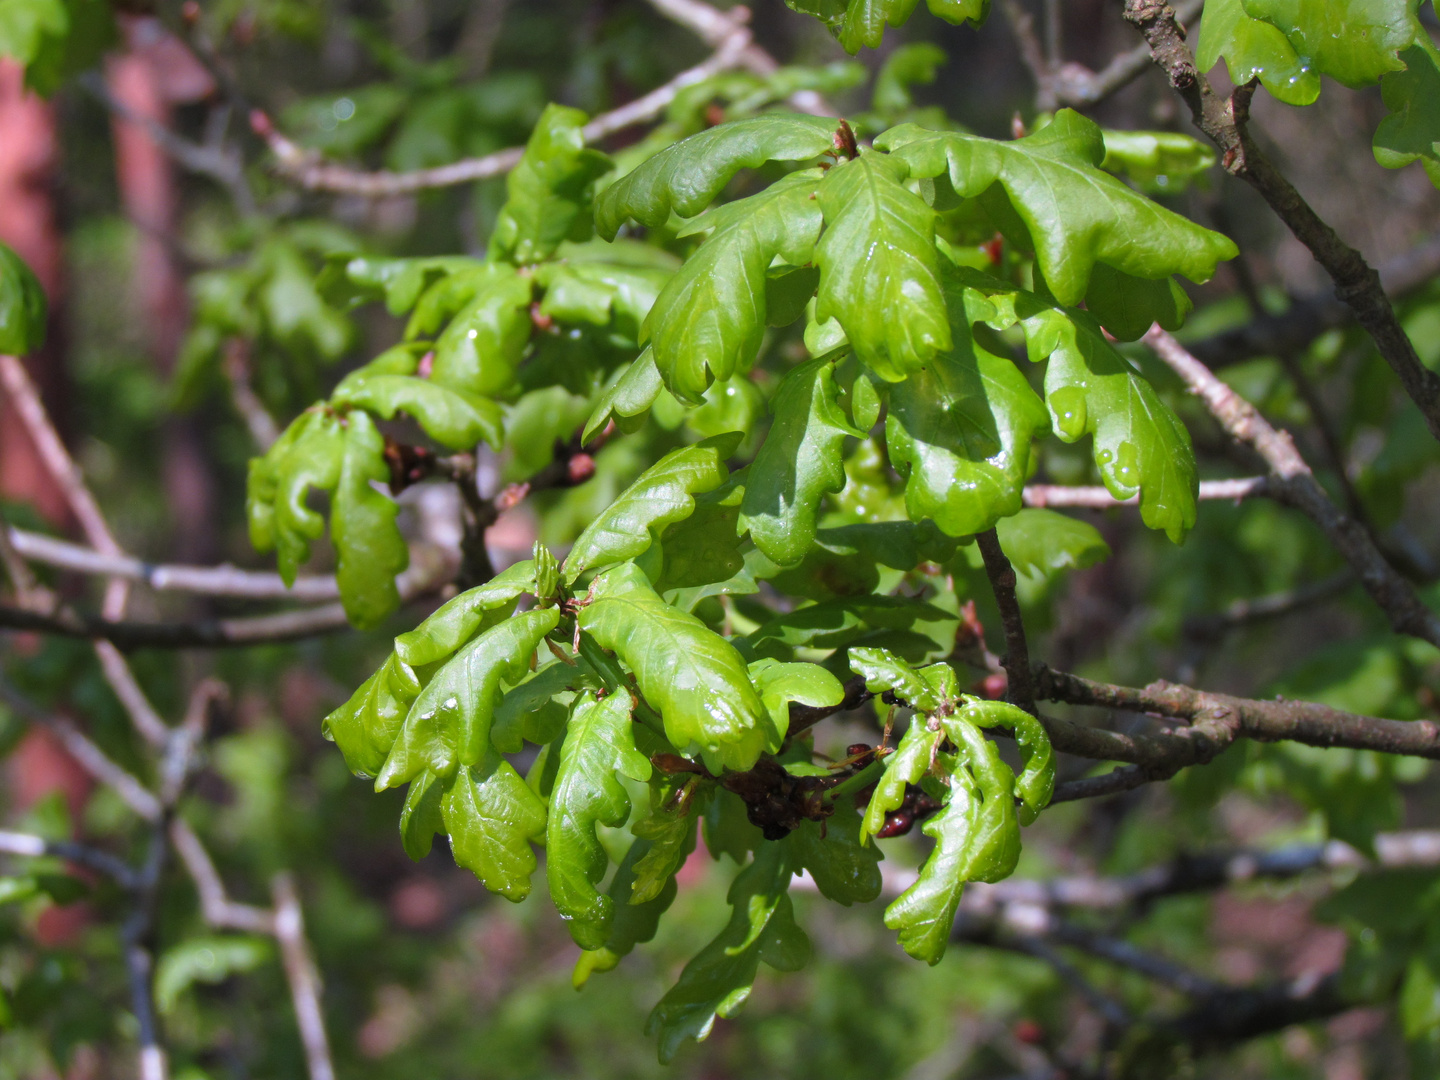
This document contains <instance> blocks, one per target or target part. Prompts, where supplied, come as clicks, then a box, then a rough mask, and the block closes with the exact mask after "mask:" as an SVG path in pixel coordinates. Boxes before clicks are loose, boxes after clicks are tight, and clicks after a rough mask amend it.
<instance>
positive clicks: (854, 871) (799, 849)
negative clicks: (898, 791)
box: [786, 800, 883, 907]
mask: <svg viewBox="0 0 1440 1080" xmlns="http://www.w3.org/2000/svg"><path fill="white" fill-rule="evenodd" d="M862 835H863V834H862V833H861V832H860V814H859V812H858V811H856V809H855V807H854V805H853V804H852V803H850V802H849V801H848V800H838V801H837V802H836V803H835V813H833V814H832V815H831V816H830V817H828V818H826V819H825V822H824V824H823V826H822V825H821V824H819V823H817V822H814V821H802V822H801V823H800V827H799V828H798V829H795V830H794V831H793V832H791V833H790V835H789V836H788V837H787V838H786V843H787V844H789V845H790V858H791V860H792V861H793V862H794V863H795V865H796V866H797V867H799V868H801V869H804V870H805V871H807V872H808V873H809V874H810V878H811V880H812V881H814V882H815V887H816V888H817V889H819V890H820V895H821V896H823V897H825V898H826V899H827V900H834V901H835V902H836V903H837V904H843V905H844V906H845V907H849V906H850V905H851V904H868V903H870V901H872V900H874V899H875V898H876V897H877V896H879V895H880V887H881V884H882V882H881V878H880V860H881V859H882V858H883V856H882V855H881V854H880V850H879V848H877V847H876V846H875V845H874V844H868V845H867V844H865V842H864V840H863V839H862Z"/></svg>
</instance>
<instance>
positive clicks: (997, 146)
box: [875, 109, 1238, 305]
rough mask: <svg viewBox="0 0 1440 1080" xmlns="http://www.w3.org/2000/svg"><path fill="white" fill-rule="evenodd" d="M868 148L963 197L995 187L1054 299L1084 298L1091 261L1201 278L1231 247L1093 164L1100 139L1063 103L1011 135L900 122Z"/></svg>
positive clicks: (1145, 273) (1150, 274)
mask: <svg viewBox="0 0 1440 1080" xmlns="http://www.w3.org/2000/svg"><path fill="white" fill-rule="evenodd" d="M875 145H876V146H878V147H881V148H883V149H887V150H890V151H891V154H892V156H894V157H896V158H899V159H900V160H902V161H904V162H905V163H906V165H907V166H908V167H909V170H910V174H911V175H912V176H915V177H934V176H940V175H942V174H943V175H947V176H948V178H949V181H950V184H951V186H952V187H953V188H954V190H955V192H956V194H957V195H960V196H962V197H964V198H973V197H976V196H980V195H982V194H984V193H985V192H986V191H987V189H989V188H990V187H991V185H993V184H999V185H1000V187H1001V188H1002V189H1003V191H1004V193H1005V194H1006V196H1008V198H1009V202H1010V205H1011V206H1012V207H1013V208H1014V210H1015V212H1016V214H1017V215H1018V216H1019V218H1020V220H1021V221H1022V222H1023V223H1024V225H1025V227H1026V229H1027V230H1028V232H1029V241H1030V243H1031V244H1032V245H1033V246H1034V250H1035V257H1036V261H1037V263H1038V265H1039V268H1040V271H1041V273H1042V274H1043V275H1044V278H1045V282H1046V284H1047V285H1048V287H1049V288H1050V291H1051V292H1053V293H1054V294H1055V297H1056V299H1058V300H1059V301H1060V303H1062V304H1066V305H1070V304H1077V303H1079V302H1080V301H1081V300H1082V299H1083V298H1084V296H1085V292H1086V288H1087V286H1088V285H1089V281H1090V275H1091V272H1092V270H1093V269H1094V266H1095V264H1096V263H1104V264H1106V265H1108V266H1111V267H1114V268H1115V269H1116V270H1121V271H1124V272H1125V273H1127V274H1131V275H1133V276H1135V277H1138V278H1148V279H1152V280H1159V279H1162V278H1165V277H1168V276H1169V275H1171V274H1184V275H1185V276H1186V277H1188V278H1189V279H1190V280H1191V281H1196V282H1203V281H1208V280H1209V279H1210V276H1211V275H1212V274H1214V273H1215V267H1216V265H1217V264H1218V263H1219V262H1221V261H1222V260H1224V259H1233V258H1234V257H1235V256H1236V254H1237V253H1238V249H1237V248H1236V247H1235V244H1234V242H1233V241H1231V240H1230V239H1229V238H1228V237H1225V236H1222V235H1221V234H1219V233H1217V232H1213V231H1212V230H1210V229H1206V228H1203V227H1202V226H1199V225H1196V224H1195V223H1194V222H1192V221H1188V220H1186V219H1185V218H1183V217H1181V216H1180V215H1179V214H1176V213H1173V212H1172V211H1170V210H1166V209H1165V208H1164V207H1162V206H1160V205H1158V204H1157V203H1155V202H1152V201H1151V200H1150V199H1147V198H1146V197H1145V196H1143V195H1141V194H1139V193H1138V192H1136V191H1134V190H1132V189H1131V188H1129V187H1126V186H1125V184H1123V183H1121V182H1120V181H1119V180H1117V179H1116V178H1115V177H1113V176H1111V175H1110V174H1109V173H1107V172H1105V171H1104V170H1103V169H1102V168H1100V164H1101V162H1103V161H1104V159H1105V140H1104V136H1103V134H1102V133H1101V131H1100V128H1099V126H1098V125H1096V124H1095V123H1094V122H1093V121H1091V120H1087V119H1086V118H1085V117H1083V116H1081V115H1080V114H1079V113H1077V112H1074V111H1073V110H1071V109H1061V110H1060V111H1059V112H1058V113H1056V114H1055V119H1054V120H1052V121H1051V122H1050V123H1049V124H1048V125H1046V126H1045V127H1043V128H1041V129H1040V130H1039V131H1037V132H1035V133H1034V134H1032V135H1027V136H1026V137H1025V138H1023V139H1016V140H1014V141H1013V142H999V141H996V140H993V139H984V138H981V137H980V136H978V135H969V134H964V133H960V132H943V133H942V132H928V131H925V130H924V129H923V128H918V127H916V126H915V125H913V124H905V125H902V126H900V127H897V128H892V129H891V130H890V131H888V132H886V133H885V134H884V135H881V136H880V137H879V138H878V139H876V140H875Z"/></svg>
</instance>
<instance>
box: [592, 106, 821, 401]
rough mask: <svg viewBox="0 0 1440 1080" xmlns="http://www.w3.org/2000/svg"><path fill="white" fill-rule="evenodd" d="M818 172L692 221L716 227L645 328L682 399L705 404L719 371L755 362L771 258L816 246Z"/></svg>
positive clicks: (792, 256)
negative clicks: (705, 395)
mask: <svg viewBox="0 0 1440 1080" xmlns="http://www.w3.org/2000/svg"><path fill="white" fill-rule="evenodd" d="M715 130H719V129H715ZM817 179H818V175H817V174H816V173H815V172H814V171H812V170H807V171H804V172H799V173H791V174H790V175H789V176H787V177H785V178H784V179H783V180H778V181H776V182H775V183H773V184H771V185H770V186H769V187H768V188H766V189H765V190H764V191H762V192H760V193H759V194H757V195H752V196H750V197H749V198H747V199H739V200H737V201H736V202H732V203H726V204H725V205H724V206H721V207H718V208H717V209H715V210H713V211H711V212H710V213H709V214H706V215H705V216H704V217H703V218H700V219H699V220H698V221H695V222H692V223H691V224H690V225H689V226H687V228H686V230H685V231H686V232H687V233H689V232H698V231H701V230H704V229H708V230H710V235H709V236H708V237H707V238H706V239H705V241H704V243H702V244H701V245H700V247H699V248H698V249H696V251H695V252H694V253H693V254H691V256H690V257H689V258H688V259H686V260H685V262H684V264H683V265H682V266H681V267H680V269H679V270H678V271H677V272H676V274H675V276H674V277H672V278H671V279H670V280H669V282H667V283H666V285H665V288H664V289H662V290H661V291H660V295H659V296H658V297H656V299H655V304H654V306H653V307H652V308H651V309H650V314H649V315H648V316H647V317H646V319H645V325H644V327H643V328H642V335H644V336H646V337H648V338H649V340H650V345H651V348H652V349H653V351H654V357H655V366H656V369H657V370H658V371H659V372H660V376H661V378H663V379H664V381H665V386H666V388H667V389H669V391H670V392H671V393H672V394H674V395H675V396H676V397H677V398H679V399H680V400H681V401H682V402H686V403H689V404H699V402H700V399H701V398H702V396H703V395H704V393H705V390H706V388H707V387H708V386H709V385H710V381H711V379H712V378H714V379H728V378H729V377H730V376H731V375H732V374H733V373H734V372H736V371H744V370H747V369H748V368H749V367H750V365H751V364H752V363H754V360H755V355H756V353H757V352H758V350H759V348H760V341H761V338H762V337H763V336H764V332H765V324H766V321H767V307H766V289H765V286H766V283H767V280H768V272H769V269H770V264H771V263H772V262H774V260H775V259H776V258H777V257H779V258H782V259H784V260H785V261H786V262H788V263H792V264H796V265H799V264H803V263H807V262H809V261H810V259H811V257H812V255H813V254H815V250H816V249H815V240H816V237H817V236H818V235H819V233H820V225H821V211H820V207H819V205H818V204H817V203H816V202H815V200H813V199H812V198H811V196H812V195H813V194H814V192H815V190H816V181H817ZM622 183H623V181H622ZM611 190H614V189H613V188H612V189H611ZM607 194H608V193H607Z"/></svg>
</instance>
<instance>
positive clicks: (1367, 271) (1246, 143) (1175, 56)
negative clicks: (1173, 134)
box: [1125, 0, 1440, 439]
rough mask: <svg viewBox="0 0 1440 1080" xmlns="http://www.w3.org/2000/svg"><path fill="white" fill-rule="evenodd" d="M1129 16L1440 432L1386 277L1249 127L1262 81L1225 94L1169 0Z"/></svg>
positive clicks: (1433, 380)
mask: <svg viewBox="0 0 1440 1080" xmlns="http://www.w3.org/2000/svg"><path fill="white" fill-rule="evenodd" d="M1125 18H1126V20H1127V21H1129V22H1131V23H1133V24H1134V25H1135V26H1136V27H1137V28H1138V29H1139V30H1140V32H1141V33H1142V34H1144V35H1145V40H1146V41H1147V42H1148V43H1149V46H1150V50H1151V53H1152V55H1153V56H1154V60H1155V63H1156V64H1157V65H1159V67H1160V68H1161V69H1162V70H1163V71H1164V72H1165V74H1166V76H1167V77H1168V78H1169V80H1170V85H1171V86H1172V87H1174V88H1175V89H1176V90H1177V91H1178V92H1179V93H1180V96H1181V97H1182V98H1184V99H1185V102H1186V104H1187V105H1189V107H1190V113H1191V117H1192V118H1193V120H1194V122H1195V125H1196V126H1197V127H1199V128H1200V130H1201V131H1203V132H1204V133H1205V134H1206V135H1207V136H1209V137H1210V139H1211V140H1212V141H1213V142H1214V143H1215V145H1216V146H1218V147H1219V148H1220V150H1221V165H1222V166H1223V167H1224V169H1225V170H1226V171H1227V172H1229V173H1230V174H1231V175H1232V176H1236V177H1239V178H1240V179H1242V180H1244V181H1245V182H1246V183H1248V184H1250V186H1251V187H1253V188H1255V190H1256V191H1258V192H1259V193H1260V195H1261V196H1262V197H1263V198H1264V199H1265V201H1266V202H1267V203H1269V204H1270V208H1271V209H1272V210H1274V211H1275V213H1276V215H1277V216H1278V217H1279V218H1280V220H1281V221H1283V222H1284V223H1285V225H1286V226H1287V227H1288V228H1289V229H1290V231H1291V233H1293V234H1294V236H1295V238H1296V239H1297V240H1299V241H1300V242H1301V243H1302V244H1304V245H1305V246H1306V247H1307V248H1309V249H1310V253H1311V254H1312V255H1313V256H1314V257H1315V260H1316V261H1317V262H1318V263H1320V265H1321V266H1323V267H1324V268H1325V271H1326V272H1327V273H1328V274H1329V275H1330V277H1331V279H1332V280H1333V281H1334V282H1335V293H1336V295H1337V296H1338V297H1339V298H1340V299H1341V300H1342V301H1344V302H1345V303H1346V304H1348V305H1349V306H1350V308H1351V309H1352V310H1353V311H1354V313H1355V318H1356V320H1357V321H1358V322H1359V323H1360V325H1361V326H1362V327H1364V328H1365V331H1366V332H1367V333H1368V334H1369V335H1370V337H1371V338H1372V339H1373V340H1374V342H1375V346H1376V348H1377V349H1379V351H1380V355H1381V356H1382V357H1384V359H1385V362H1386V363H1388V364H1389V365H1390V368H1391V370H1393V371H1394V372H1395V374H1396V376H1397V377H1398V378H1399V380H1400V384H1401V385H1402V386H1403V387H1404V388H1405V392H1406V393H1407V394H1409V395H1410V398H1411V400H1413V401H1414V402H1415V404H1416V405H1417V406H1419V408H1420V411H1421V413H1422V414H1424V416H1425V422H1426V423H1427V424H1428V425H1429V428H1430V432H1431V434H1432V435H1434V436H1435V437H1436V438H1437V439H1440V375H1437V374H1435V372H1433V371H1431V370H1430V369H1429V368H1427V367H1425V365H1424V364H1422V363H1421V362H1420V357H1419V356H1418V355H1417V354H1416V352H1415V346H1414V345H1413V344H1412V343H1411V341H1410V338H1409V337H1408V336H1407V335H1406V333H1405V329H1404V327H1402V326H1401V325H1400V320H1399V318H1398V317H1397V316H1396V314H1395V309H1394V307H1393V306H1392V305H1391V303H1390V297H1389V296H1388V295H1386V293H1385V289H1384V287H1383V286H1382V284H1381V281H1380V275H1379V274H1378V273H1376V271H1375V268H1374V267H1372V266H1371V265H1370V264H1369V263H1367V262H1366V261H1365V259H1364V257H1363V256H1362V255H1361V254H1360V253H1359V252H1358V251H1356V250H1355V249H1354V248H1353V247H1351V246H1350V245H1349V244H1347V243H1345V241H1343V240H1341V239H1340V237H1339V236H1338V235H1336V233H1335V230H1334V229H1332V228H1331V227H1330V226H1329V225H1328V224H1326V222H1325V221H1323V220H1322V219H1321V218H1320V216H1319V215H1318V214H1316V213H1315V211H1314V210H1313V209H1312V208H1311V206H1310V204H1309V203H1307V202H1306V201H1305V199H1304V198H1303V197H1302V196H1301V195H1300V193H1299V192H1298V191H1297V190H1295V187H1294V185H1293V184H1291V183H1290V181H1289V180H1287V179H1286V178H1285V176H1284V175H1283V174H1281V172H1280V171H1279V170H1278V169H1277V168H1276V167H1275V165H1274V164H1273V163H1272V162H1271V161H1270V159H1269V158H1268V157H1266V155H1265V153H1264V151H1262V150H1261V149H1260V147H1259V145H1258V144H1257V143H1256V142H1255V139H1254V137H1253V136H1252V135H1251V134H1250V131H1249V118H1250V99H1251V97H1252V96H1253V94H1254V92H1255V87H1256V85H1257V84H1256V83H1249V84H1246V85H1245V86H1240V87H1237V88H1236V89H1235V90H1234V92H1233V93H1231V95H1230V97H1229V98H1222V97H1220V96H1219V95H1217V94H1216V93H1215V92H1214V90H1213V89H1211V87H1210V83H1209V82H1208V81H1207V80H1206V78H1205V76H1204V74H1202V73H1201V72H1200V70H1199V69H1198V68H1197V67H1196V64H1195V57H1194V54H1192V53H1191V51H1190V47H1189V46H1188V45H1187V44H1186V43H1185V32H1184V30H1183V29H1182V28H1181V26H1180V25H1179V23H1178V21H1177V18H1176V15H1175V10H1174V9H1173V8H1172V7H1171V6H1170V5H1169V4H1168V3H1166V2H1165V0H1126V2H1125Z"/></svg>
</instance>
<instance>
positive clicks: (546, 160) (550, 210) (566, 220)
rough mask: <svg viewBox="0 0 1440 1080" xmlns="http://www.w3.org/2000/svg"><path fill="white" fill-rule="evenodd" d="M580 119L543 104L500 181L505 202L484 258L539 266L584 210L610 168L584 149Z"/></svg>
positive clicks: (572, 112)
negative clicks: (517, 159) (522, 147)
mask: <svg viewBox="0 0 1440 1080" xmlns="http://www.w3.org/2000/svg"><path fill="white" fill-rule="evenodd" d="M585 120H586V116H585V114H584V113H583V112H581V111H580V110H579V109H570V108H566V107H565V106H563V105H555V104H551V105H547V106H546V107H545V111H544V112H543V113H541V114H540V119H539V121H537V122H536V124H535V129H534V131H533V132H531V135H530V140H529V142H527V143H526V144H525V153H524V154H523V155H522V156H521V158H520V163H519V164H518V165H516V166H515V168H514V169H512V170H510V175H509V176H507V177H506V178H505V191H506V194H507V195H508V198H507V199H506V200H505V205H504V206H502V207H501V208H500V213H499V215H498V216H497V217H496V219H495V228H494V230H493V231H492V232H491V234H490V257H491V258H492V259H504V260H507V261H508V262H512V263H517V264H522V265H523V264H528V263H536V262H541V261H542V260H545V259H548V258H550V256H551V255H553V254H554V253H555V250H556V248H558V247H559V246H560V243H561V241H563V240H575V239H581V237H579V236H575V235H572V234H574V233H575V232H576V226H577V225H579V226H583V227H584V228H585V229H588V228H589V226H590V222H589V221H588V220H587V219H586V218H584V217H582V215H584V214H585V212H586V211H587V210H588V209H589V208H590V198H591V194H592V192H593V189H594V186H595V181H596V180H597V179H599V178H600V177H601V176H602V175H604V174H605V173H607V172H609V171H610V169H612V168H613V167H614V166H613V165H612V164H611V162H610V158H609V157H608V156H606V155H605V154H602V153H601V152H600V151H598V150H590V149H587V148H586V146H585V137H584V134H583V130H582V129H583V128H584V127H585Z"/></svg>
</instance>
